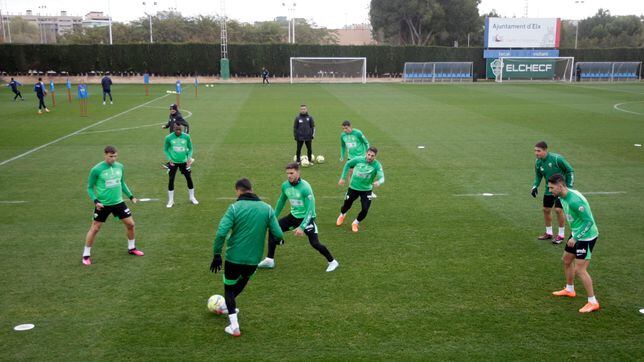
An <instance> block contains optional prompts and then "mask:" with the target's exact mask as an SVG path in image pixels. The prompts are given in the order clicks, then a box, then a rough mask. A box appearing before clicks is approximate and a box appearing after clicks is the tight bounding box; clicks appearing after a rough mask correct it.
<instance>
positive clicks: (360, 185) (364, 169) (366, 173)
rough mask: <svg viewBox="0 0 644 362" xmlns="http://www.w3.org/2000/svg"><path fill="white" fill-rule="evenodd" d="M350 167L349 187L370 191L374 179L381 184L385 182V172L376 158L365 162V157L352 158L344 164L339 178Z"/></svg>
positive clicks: (345, 174) (344, 175) (344, 174)
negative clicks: (351, 170)
mask: <svg viewBox="0 0 644 362" xmlns="http://www.w3.org/2000/svg"><path fill="white" fill-rule="evenodd" d="M350 168H352V169H353V175H352V176H351V183H350V184H349V187H350V188H352V189H354V190H356V191H371V190H372V189H373V182H374V181H378V183H379V184H381V185H382V184H383V183H385V172H384V171H383V169H382V165H381V164H380V162H378V160H373V161H372V162H367V159H366V158H365V157H358V158H354V159H352V160H351V161H349V162H347V163H346V164H345V165H344V169H343V170H342V176H340V178H341V179H344V178H345V177H347V172H349V169H350Z"/></svg>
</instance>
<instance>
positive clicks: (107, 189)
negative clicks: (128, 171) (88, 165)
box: [87, 161, 132, 206]
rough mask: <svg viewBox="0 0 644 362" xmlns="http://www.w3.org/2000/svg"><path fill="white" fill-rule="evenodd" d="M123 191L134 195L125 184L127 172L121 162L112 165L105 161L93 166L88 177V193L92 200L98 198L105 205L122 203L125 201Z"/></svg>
mask: <svg viewBox="0 0 644 362" xmlns="http://www.w3.org/2000/svg"><path fill="white" fill-rule="evenodd" d="M121 193H125V195H126V196H127V197H132V193H131V192H130V189H129V188H128V187H127V185H126V184H125V173H124V171H123V165H122V164H121V163H120V162H114V163H113V164H111V165H110V164H108V163H107V162H105V161H103V162H100V163H97V164H96V166H94V167H92V170H91V171H90V172H89V178H88V179H87V194H88V195H89V198H90V199H92V201H94V200H98V202H100V203H101V204H103V205H105V206H112V205H116V204H120V203H121V202H123V197H122V196H121Z"/></svg>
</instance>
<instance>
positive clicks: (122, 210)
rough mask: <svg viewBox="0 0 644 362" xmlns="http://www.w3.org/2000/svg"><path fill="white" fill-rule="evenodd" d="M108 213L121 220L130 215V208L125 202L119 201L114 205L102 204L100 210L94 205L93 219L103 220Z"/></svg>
mask: <svg viewBox="0 0 644 362" xmlns="http://www.w3.org/2000/svg"><path fill="white" fill-rule="evenodd" d="M110 214H112V215H114V217H118V218H119V219H121V220H123V219H126V218H128V217H131V216H132V212H131V211H130V208H129V207H127V205H125V202H121V203H120V204H116V205H110V206H103V208H102V209H100V210H99V209H97V208H96V207H94V221H99V222H105V220H107V217H108V216H110Z"/></svg>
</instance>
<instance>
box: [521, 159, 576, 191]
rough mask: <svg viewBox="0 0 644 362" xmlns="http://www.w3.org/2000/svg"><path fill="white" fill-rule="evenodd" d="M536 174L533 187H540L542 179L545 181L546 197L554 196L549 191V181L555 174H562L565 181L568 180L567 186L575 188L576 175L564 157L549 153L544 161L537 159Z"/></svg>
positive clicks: (535, 164)
mask: <svg viewBox="0 0 644 362" xmlns="http://www.w3.org/2000/svg"><path fill="white" fill-rule="evenodd" d="M534 172H535V176H534V183H533V184H532V186H534V187H539V184H540V183H541V179H542V178H543V179H545V184H546V190H545V194H546V195H552V194H551V193H550V191H549V190H548V179H549V178H550V176H552V175H554V174H557V173H558V174H561V175H562V176H563V177H564V179H566V185H567V186H568V187H573V186H572V185H573V183H574V181H575V174H574V171H573V169H572V166H570V164H569V163H568V161H566V159H565V158H563V156H561V155H559V154H556V153H552V152H548V154H547V155H546V158H544V159H543V160H542V159H540V158H537V159H536V161H535V163H534Z"/></svg>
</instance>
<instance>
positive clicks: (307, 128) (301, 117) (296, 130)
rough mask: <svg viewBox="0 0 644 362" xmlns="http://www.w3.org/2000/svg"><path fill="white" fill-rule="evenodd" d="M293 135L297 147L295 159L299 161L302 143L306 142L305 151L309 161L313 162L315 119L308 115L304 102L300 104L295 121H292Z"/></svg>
mask: <svg viewBox="0 0 644 362" xmlns="http://www.w3.org/2000/svg"><path fill="white" fill-rule="evenodd" d="M293 137H294V138H295V142H296V143H297V149H296V152H295V156H296V157H295V161H297V163H300V162H301V160H300V155H301V154H302V145H303V144H306V151H307V154H308V158H309V162H311V163H313V161H314V160H313V157H311V155H312V153H313V146H312V142H313V138H315V121H314V120H313V117H311V116H310V115H309V110H308V108H307V107H306V104H302V105H301V106H300V114H298V115H297V117H295V122H294V123H293Z"/></svg>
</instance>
